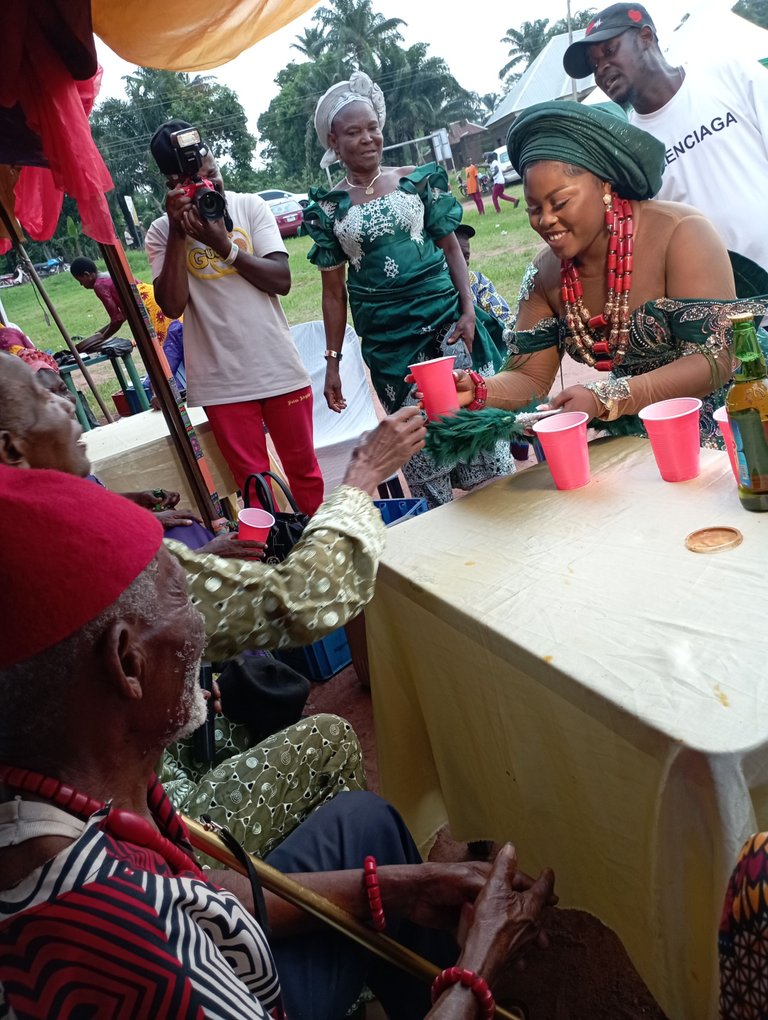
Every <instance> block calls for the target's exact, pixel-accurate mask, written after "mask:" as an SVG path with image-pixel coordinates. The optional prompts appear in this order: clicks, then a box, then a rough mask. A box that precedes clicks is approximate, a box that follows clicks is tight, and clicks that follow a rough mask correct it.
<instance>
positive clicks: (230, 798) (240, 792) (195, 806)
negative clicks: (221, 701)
mask: <svg viewBox="0 0 768 1020" xmlns="http://www.w3.org/2000/svg"><path fill="white" fill-rule="evenodd" d="M248 743H249V742H248V733H247V730H246V728H245V727H244V726H236V725H235V724H234V723H231V722H229V721H228V720H227V719H224V718H222V717H219V718H217V720H216V754H215V758H214V761H213V762H210V763H207V764H204V765H203V764H201V763H200V762H198V761H196V760H195V756H194V744H193V741H192V740H191V739H189V740H184V741H181V742H179V743H177V744H174V745H172V746H171V747H170V748H168V750H167V751H166V752H165V755H164V756H163V761H162V766H161V768H160V770H159V772H158V776H159V778H160V781H161V783H162V784H163V787H164V788H165V792H166V793H167V794H168V796H169V797H170V799H171V802H172V804H173V806H174V807H175V808H176V809H177V810H178V811H183V812H184V813H185V814H188V815H189V816H190V817H191V818H195V819H198V818H199V817H200V815H202V814H207V815H210V816H211V818H212V819H213V820H214V821H215V822H218V823H219V825H226V826H227V827H228V828H229V829H230V830H231V832H232V833H233V835H234V836H235V839H237V840H238V842H239V843H241V844H242V845H243V846H244V847H245V849H246V850H247V851H248V852H249V853H252V854H257V855H258V856H260V857H263V856H264V855H265V854H268V853H269V852H270V850H273V849H274V848H275V847H276V846H277V845H278V844H279V843H281V842H282V841H283V840H284V839H285V837H286V836H287V835H288V834H289V833H290V832H292V831H293V829H295V828H296V826H297V825H298V824H299V823H300V822H302V821H303V820H304V819H305V818H306V817H307V815H308V814H309V813H310V811H313V810H314V809H315V808H316V807H319V805H320V804H324V803H325V802H326V801H328V800H330V799H331V798H332V797H334V796H335V795H336V794H338V793H343V792H344V791H345V790H364V789H365V788H366V785H365V770H364V768H363V754H362V751H361V749H360V745H359V744H358V742H357V737H356V736H355V733H354V731H353V730H352V727H351V726H350V725H349V723H348V722H346V721H345V720H344V719H340V718H339V717H338V716H336V715H311V716H307V718H305V719H300V720H299V722H297V723H294V725H293V726H289V727H287V729H284V730H280V731H279V732H278V733H275V734H273V735H272V736H271V737H267V739H266V740H262V741H261V743H259V744H256V745H255V747H249V746H248ZM203 860H204V861H206V863H212V862H209V861H208V860H207V859H206V858H203ZM213 866H216V865H215V864H214V865H213Z"/></svg>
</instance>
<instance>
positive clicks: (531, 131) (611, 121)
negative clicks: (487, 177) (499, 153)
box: [507, 99, 664, 199]
mask: <svg viewBox="0 0 768 1020" xmlns="http://www.w3.org/2000/svg"><path fill="white" fill-rule="evenodd" d="M617 109H618V108H617ZM507 150H508V152H509V159H510V162H511V163H512V166H513V167H514V168H515V169H516V170H517V172H518V173H519V174H520V175H521V176H522V174H523V173H524V172H525V168H526V166H527V165H528V164H529V163H536V162H539V161H540V160H555V161H557V162H559V163H571V164H572V165H574V166H580V167H583V168H584V169H585V170H589V171H590V173H593V174H595V175H596V176H597V177H600V178H601V179H602V180H604V181H610V182H611V184H613V186H614V187H615V188H616V191H617V192H618V193H619V195H620V196H621V197H622V198H635V199H645V198H653V196H654V195H655V194H656V192H657V191H658V190H659V188H660V187H661V175H662V173H663V172H664V145H663V143H662V142H660V141H659V140H658V139H657V138H654V137H653V135H649V134H648V132H647V131H643V130H641V129H640V128H638V127H634V126H633V125H632V124H630V123H629V122H628V121H627V120H626V119H622V118H621V117H620V116H617V115H616V114H614V113H609V112H608V111H607V110H604V109H603V110H601V109H598V108H597V107H594V106H584V105H583V103H574V102H572V101H570V100H567V99H558V100H557V101H554V102H549V103H537V104H536V105H535V106H529V107H528V109H527V110H524V111H523V112H522V113H521V114H520V115H519V117H518V118H517V120H516V121H515V122H514V124H513V125H512V127H511V128H510V129H509V134H508V135H507Z"/></svg>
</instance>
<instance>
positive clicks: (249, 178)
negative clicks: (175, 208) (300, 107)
mask: <svg viewBox="0 0 768 1020" xmlns="http://www.w3.org/2000/svg"><path fill="white" fill-rule="evenodd" d="M123 81H124V83H125V93H126V98H125V99H106V100H105V101H104V102H103V103H100V104H99V105H98V106H97V107H96V108H95V110H94V112H93V114H92V115H91V130H92V132H93V137H94V139H95V141H96V144H97V145H98V147H99V149H100V150H101V153H102V155H103V157H104V161H105V162H106V164H107V166H108V167H109V171H110V173H111V174H112V179H113V180H114V182H115V191H114V193H113V195H112V196H111V198H110V202H111V204H113V212H114V206H115V204H117V205H118V206H119V207H120V209H121V212H122V213H123V216H124V217H125V215H126V210H125V208H124V203H123V202H122V196H124V195H131V196H133V198H134V202H135V204H136V206H137V209H139V211H140V214H143V215H142V219H151V218H154V217H155V216H157V215H158V213H159V212H160V211H161V210H162V208H163V201H164V195H165V190H166V189H165V180H164V178H163V177H162V175H161V174H160V172H159V170H158V169H157V167H156V166H155V164H154V161H153V160H152V157H151V155H150V152H149V140H150V138H151V137H152V134H153V132H154V131H155V129H156V128H157V127H159V126H160V124H162V123H164V122H165V121H167V120H171V119H180V120H186V121H188V122H189V123H190V124H194V125H195V127H197V128H199V130H200V133H201V135H202V137H203V138H204V139H205V141H206V142H207V143H208V144H209V145H210V146H211V150H212V151H213V153H214V155H215V156H216V158H217V160H218V161H219V162H220V163H221V165H222V167H223V169H224V173H225V176H226V181H227V187H229V188H231V189H232V190H233V191H252V190H254V187H258V179H257V175H256V174H255V172H254V170H253V166H252V159H253V151H254V147H255V145H256V139H255V138H254V137H253V135H252V134H251V133H250V132H249V131H248V125H247V119H246V115H245V110H244V109H243V107H242V105H241V104H240V101H239V99H238V98H237V95H236V94H235V93H234V92H233V91H232V89H230V88H228V87H227V86H226V85H222V84H220V83H219V82H217V81H216V79H215V78H214V77H213V76H211V75H189V74H182V73H177V72H174V71H159V70H156V69H153V68H148V67H137V68H136V69H135V71H133V73H132V74H129V75H126V76H125V77H124V78H123Z"/></svg>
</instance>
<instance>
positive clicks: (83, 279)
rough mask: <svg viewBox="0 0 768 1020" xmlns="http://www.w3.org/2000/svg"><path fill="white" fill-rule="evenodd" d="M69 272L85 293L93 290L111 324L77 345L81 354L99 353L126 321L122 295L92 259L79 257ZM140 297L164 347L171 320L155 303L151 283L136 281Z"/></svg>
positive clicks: (109, 277) (108, 276) (110, 278)
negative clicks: (83, 288)
mask: <svg viewBox="0 0 768 1020" xmlns="http://www.w3.org/2000/svg"><path fill="white" fill-rule="evenodd" d="M69 271H70V273H71V274H72V276H74V278H75V279H76V280H77V282H78V283H79V284H80V286H81V287H85V289H86V290H92V291H93V292H94V294H95V295H96V297H97V298H98V299H99V301H101V303H102V304H103V305H104V308H105V309H106V311H107V315H108V316H109V322H108V323H107V324H106V325H105V326H102V327H101V329H99V330H97V331H96V332H95V333H93V334H92V335H91V336H89V337H86V338H85V340H81V341H80V342H79V343H78V344H77V345H76V346H77V349H78V351H80V353H81V354H95V353H98V350H99V348H100V347H101V345H102V344H103V343H104V341H105V340H108V339H109V338H110V337H111V336H114V335H115V333H116V332H117V331H118V329H120V327H121V326H122V325H123V323H124V322H125V310H124V309H123V306H122V303H121V301H120V295H119V294H118V293H117V288H116V287H115V284H114V282H113V280H112V277H111V276H110V275H109V273H100V272H99V270H98V268H97V266H96V263H95V262H94V261H93V260H92V259H86V258H83V257H78V258H76V259H74V260H73V262H72V264H71V265H70V267H69ZM134 282H135V284H136V287H137V289H138V291H139V295H140V297H141V300H142V302H143V304H144V307H145V308H146V310H147V315H148V316H149V320H150V322H151V323H152V327H153V329H154V331H155V335H156V336H157V339H158V341H159V343H160V344H161V345H162V344H163V342H164V341H165V334H166V332H167V330H168V319H167V318H166V316H165V315H164V314H163V312H162V310H161V308H160V306H159V305H158V303H157V301H156V300H155V292H154V290H153V288H152V286H151V284H149V283H142V282H141V281H139V280H135V281H134Z"/></svg>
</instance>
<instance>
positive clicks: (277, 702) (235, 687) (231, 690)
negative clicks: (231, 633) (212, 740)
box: [219, 651, 310, 744]
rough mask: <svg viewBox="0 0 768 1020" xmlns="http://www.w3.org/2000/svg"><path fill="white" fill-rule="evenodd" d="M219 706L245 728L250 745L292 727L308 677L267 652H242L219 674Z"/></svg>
mask: <svg viewBox="0 0 768 1020" xmlns="http://www.w3.org/2000/svg"><path fill="white" fill-rule="evenodd" d="M219 690H220V691H221V709H222V712H223V713H224V715H225V716H226V717H227V719H229V720H230V721H231V722H233V723H241V724H242V725H243V726H246V727H247V728H248V733H249V736H250V739H251V742H252V743H253V744H258V743H260V742H261V741H262V740H265V739H266V738H267V737H269V736H271V735H272V734H273V733H277V732H278V730H284V729H285V728H286V726H292V725H293V724H294V723H296V722H298V721H299V719H300V718H301V713H302V712H303V711H304V706H305V704H306V702H307V698H308V697H309V690H310V685H309V680H308V679H307V678H306V677H305V676H304V675H303V674H302V673H299V672H297V671H296V670H295V669H291V667H290V666H288V665H286V664H285V663H284V662H280V661H279V660H278V659H275V658H273V657H272V656H271V655H269V654H268V653H267V652H258V651H252V652H243V653H241V654H240V655H238V656H237V658H235V659H232V660H230V661H229V662H227V663H226V664H224V665H223V666H222V668H221V672H220V674H219Z"/></svg>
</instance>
